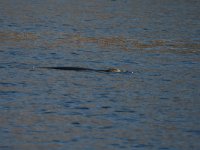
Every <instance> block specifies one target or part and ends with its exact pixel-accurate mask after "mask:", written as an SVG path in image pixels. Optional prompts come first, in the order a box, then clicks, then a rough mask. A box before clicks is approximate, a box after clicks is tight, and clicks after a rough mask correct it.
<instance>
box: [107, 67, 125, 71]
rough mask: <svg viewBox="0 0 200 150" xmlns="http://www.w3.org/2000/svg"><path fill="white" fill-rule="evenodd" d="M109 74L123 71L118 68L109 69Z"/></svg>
mask: <svg viewBox="0 0 200 150" xmlns="http://www.w3.org/2000/svg"><path fill="white" fill-rule="evenodd" d="M108 72H123V71H122V70H120V69H118V68H110V69H108Z"/></svg>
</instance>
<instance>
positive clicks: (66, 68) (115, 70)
mask: <svg viewBox="0 0 200 150" xmlns="http://www.w3.org/2000/svg"><path fill="white" fill-rule="evenodd" d="M41 68H45V69H57V70H71V71H96V72H118V73H119V72H129V71H124V70H120V69H118V68H109V69H105V70H98V69H91V68H82V67H41ZM129 73H133V72H129Z"/></svg>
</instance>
